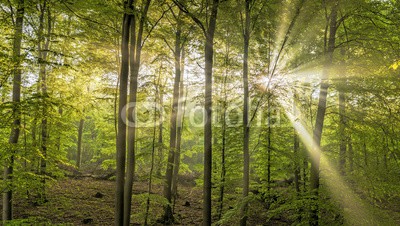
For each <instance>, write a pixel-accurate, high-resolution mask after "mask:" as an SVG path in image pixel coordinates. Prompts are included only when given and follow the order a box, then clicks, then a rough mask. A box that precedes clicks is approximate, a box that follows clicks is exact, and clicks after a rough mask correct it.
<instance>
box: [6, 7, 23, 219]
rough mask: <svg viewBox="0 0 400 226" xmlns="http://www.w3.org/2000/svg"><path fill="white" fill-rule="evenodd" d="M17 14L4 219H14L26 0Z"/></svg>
mask: <svg viewBox="0 0 400 226" xmlns="http://www.w3.org/2000/svg"><path fill="white" fill-rule="evenodd" d="M17 7H18V8H17V14H16V22H15V31H14V42H13V56H12V57H13V63H14V68H13V70H12V74H13V76H14V78H13V97H12V101H13V109H12V111H13V116H14V122H13V124H12V127H11V134H10V138H9V141H8V142H9V143H10V147H11V150H10V153H11V154H10V156H9V157H8V158H7V162H6V164H5V165H6V167H5V168H4V175H3V180H4V183H7V189H6V190H5V191H4V193H3V214H2V215H3V217H2V219H3V221H7V220H12V217H13V208H12V201H13V185H12V184H13V183H12V180H13V178H12V174H13V170H14V154H15V152H16V149H17V145H18V138H19V132H20V129H19V127H20V125H21V111H20V106H19V103H20V100H21V74H22V71H21V61H22V59H21V43H22V27H23V21H24V12H25V6H24V0H18V6H17Z"/></svg>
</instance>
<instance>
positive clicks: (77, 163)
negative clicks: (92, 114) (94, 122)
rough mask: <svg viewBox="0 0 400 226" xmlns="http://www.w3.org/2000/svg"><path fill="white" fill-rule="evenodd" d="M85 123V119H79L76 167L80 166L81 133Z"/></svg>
mask: <svg viewBox="0 0 400 226" xmlns="http://www.w3.org/2000/svg"><path fill="white" fill-rule="evenodd" d="M84 123H85V119H81V120H80V121H79V128H78V151H77V156H76V167H78V169H80V168H81V157H82V135H83V125H84Z"/></svg>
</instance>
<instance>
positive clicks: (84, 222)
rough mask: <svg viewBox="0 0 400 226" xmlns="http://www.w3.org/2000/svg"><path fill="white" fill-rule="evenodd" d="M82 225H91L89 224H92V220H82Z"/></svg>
mask: <svg viewBox="0 0 400 226" xmlns="http://www.w3.org/2000/svg"><path fill="white" fill-rule="evenodd" d="M82 223H83V224H91V223H93V219H92V218H86V219H83V220H82Z"/></svg>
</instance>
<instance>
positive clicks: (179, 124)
mask: <svg viewBox="0 0 400 226" xmlns="http://www.w3.org/2000/svg"><path fill="white" fill-rule="evenodd" d="M181 51H182V54H181V55H182V56H181V60H180V64H181V79H180V81H179V103H178V116H177V130H176V153H175V156H174V157H175V159H174V173H173V177H172V194H173V196H174V204H175V199H176V198H177V197H178V175H179V167H180V162H181V143H182V129H183V116H184V114H185V112H184V111H185V104H186V101H185V100H184V97H183V95H184V87H183V78H184V72H185V66H184V65H185V52H184V48H183V47H182V49H181Z"/></svg>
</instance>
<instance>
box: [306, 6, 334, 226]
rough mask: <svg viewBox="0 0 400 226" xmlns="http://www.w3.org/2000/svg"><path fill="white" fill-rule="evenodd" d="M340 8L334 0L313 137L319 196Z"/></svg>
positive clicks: (314, 187)
mask: <svg viewBox="0 0 400 226" xmlns="http://www.w3.org/2000/svg"><path fill="white" fill-rule="evenodd" d="M338 8H339V1H338V0H335V1H334V2H333V6H332V10H331V14H330V17H329V20H330V24H329V40H328V49H327V51H326V54H325V57H326V59H325V65H324V71H323V73H322V79H321V85H320V93H319V101H318V109H317V116H316V122H315V128H314V132H313V139H314V141H315V145H316V147H314V148H315V149H316V150H313V155H315V156H313V158H312V159H314V161H312V162H311V174H310V190H311V191H312V192H313V194H314V197H315V198H316V199H317V198H318V188H319V165H320V150H321V137H322V129H323V126H324V119H325V111H326V102H327V97H328V87H329V84H328V78H329V71H330V70H331V67H332V64H333V52H334V51H335V41H336V31H337V12H338ZM315 205H316V206H315V207H314V208H313V209H312V211H311V219H310V225H318V202H315Z"/></svg>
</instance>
